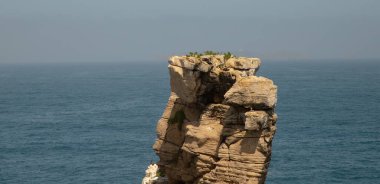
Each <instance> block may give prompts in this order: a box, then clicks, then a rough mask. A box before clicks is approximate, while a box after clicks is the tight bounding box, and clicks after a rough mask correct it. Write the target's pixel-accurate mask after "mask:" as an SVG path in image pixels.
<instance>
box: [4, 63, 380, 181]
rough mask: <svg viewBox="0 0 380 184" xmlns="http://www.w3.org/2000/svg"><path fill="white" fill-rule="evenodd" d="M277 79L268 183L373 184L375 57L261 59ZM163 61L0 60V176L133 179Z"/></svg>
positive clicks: (163, 79)
mask: <svg viewBox="0 0 380 184" xmlns="http://www.w3.org/2000/svg"><path fill="white" fill-rule="evenodd" d="M258 74H259V75H262V76H267V77H269V78H271V79H273V80H274V81H275V83H276V84H277V85H278V87H279V94H278V97H279V100H278V107H277V113H278V115H279V121H278V123H277V127H278V129H277V133H276V136H275V139H274V142H273V152H272V161H271V165H270V169H269V173H268V178H267V183H268V184H305V183H313V184H322V183H348V184H350V183H352V184H357V183H361V184H366V183H368V184H373V183H380V120H379V119H380V118H379V114H380V62H379V61H356V62H353V61H350V62H349V61H302V62H290V61H277V62H264V63H263V66H262V68H261V69H260V72H259V73H258ZM168 97H169V78H168V72H167V68H166V63H165V62H152V63H150V64H146V63H140V64H138V63H124V64H122V63H112V64H105V63H103V64H22V65H21V64H19V65H16V64H1V65H0V183H7V184H8V183H131V184H135V183H140V182H141V179H142V177H143V175H144V171H145V169H146V166H147V165H148V164H149V163H150V161H151V160H153V161H155V160H157V158H156V157H155V155H154V152H153V151H152V149H151V146H152V144H153V142H154V139H155V125H156V121H157V120H158V118H159V117H160V115H161V113H162V112H163V110H164V107H165V104H166V102H167V99H168Z"/></svg>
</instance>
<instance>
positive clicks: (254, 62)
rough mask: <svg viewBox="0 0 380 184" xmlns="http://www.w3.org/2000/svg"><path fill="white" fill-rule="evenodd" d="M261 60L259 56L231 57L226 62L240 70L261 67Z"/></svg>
mask: <svg viewBox="0 0 380 184" xmlns="http://www.w3.org/2000/svg"><path fill="white" fill-rule="evenodd" d="M260 64H261V61H260V59H259V58H246V57H238V58H230V59H228V60H227V62H226V66H227V67H230V68H234V69H239V70H249V69H258V68H259V67H260Z"/></svg>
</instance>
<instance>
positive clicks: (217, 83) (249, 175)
mask: <svg viewBox="0 0 380 184" xmlns="http://www.w3.org/2000/svg"><path fill="white" fill-rule="evenodd" d="M260 64H261V61H260V59H258V58H245V57H232V58H224V56H223V55H207V56H201V57H187V56H173V57H171V58H170V59H169V73H170V84H171V91H172V93H171V95H170V98H169V101H168V104H167V106H166V109H165V111H164V113H163V115H162V117H161V118H160V119H159V121H158V123H157V140H156V142H155V144H154V145H153V149H154V150H155V152H156V153H157V155H158V156H159V159H160V160H159V162H158V163H157V164H158V166H159V172H160V175H161V176H164V177H166V178H167V179H168V182H169V183H186V184H192V183H221V184H222V183H226V184H227V183H229V184H230V183H240V184H242V183H251V184H258V183H264V181H265V177H266V174H267V171H268V167H269V161H270V157H271V144H272V139H273V135H274V134H275V131H276V120H277V115H276V114H275V112H274V108H275V105H276V102H277V86H276V85H274V83H273V81H271V80H270V79H267V78H264V77H257V76H255V74H256V72H257V70H258V69H259V67H260Z"/></svg>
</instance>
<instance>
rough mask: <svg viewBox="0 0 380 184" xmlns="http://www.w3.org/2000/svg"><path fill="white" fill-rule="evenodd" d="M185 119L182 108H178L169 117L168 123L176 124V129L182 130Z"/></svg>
mask: <svg viewBox="0 0 380 184" xmlns="http://www.w3.org/2000/svg"><path fill="white" fill-rule="evenodd" d="M185 119H186V116H185V112H184V111H183V110H179V111H177V112H175V113H174V117H171V118H169V120H168V123H169V124H176V123H177V124H178V129H179V130H182V125H183V121H184V120H185Z"/></svg>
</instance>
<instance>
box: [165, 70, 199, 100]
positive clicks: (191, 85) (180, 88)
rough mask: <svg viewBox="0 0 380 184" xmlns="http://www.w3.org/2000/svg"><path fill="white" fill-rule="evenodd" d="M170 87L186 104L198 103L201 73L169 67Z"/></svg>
mask: <svg viewBox="0 0 380 184" xmlns="http://www.w3.org/2000/svg"><path fill="white" fill-rule="evenodd" d="M169 72H170V76H171V78H170V87H171V89H172V91H173V92H174V93H175V94H176V95H177V96H178V97H179V98H181V99H182V100H183V101H185V102H186V103H195V102H196V101H197V92H198V89H199V87H200V85H201V81H200V78H199V77H200V72H199V71H192V70H187V69H184V68H181V67H178V66H173V65H169Z"/></svg>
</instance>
